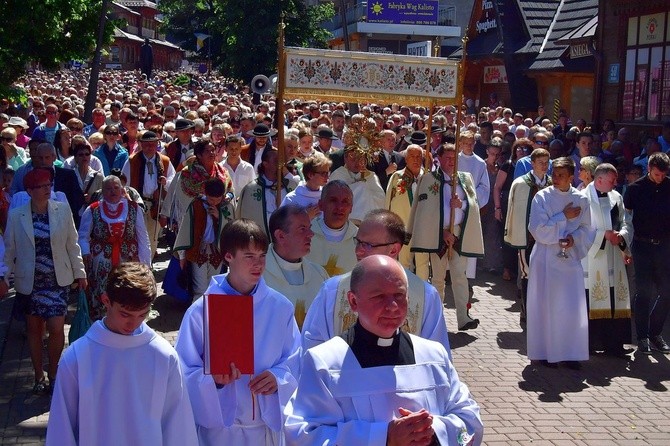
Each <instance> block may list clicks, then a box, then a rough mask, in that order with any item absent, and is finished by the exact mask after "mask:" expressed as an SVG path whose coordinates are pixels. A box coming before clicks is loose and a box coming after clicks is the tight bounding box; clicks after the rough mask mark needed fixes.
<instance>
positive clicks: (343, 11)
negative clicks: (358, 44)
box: [340, 0, 349, 51]
mask: <svg viewBox="0 0 670 446" xmlns="http://www.w3.org/2000/svg"><path fill="white" fill-rule="evenodd" d="M340 19H341V20H342V38H343V39H344V50H345V51H349V24H348V23H347V0H340Z"/></svg>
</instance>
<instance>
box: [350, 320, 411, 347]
mask: <svg viewBox="0 0 670 446" xmlns="http://www.w3.org/2000/svg"><path fill="white" fill-rule="evenodd" d="M355 330H356V337H358V338H359V339H358V340H360V341H362V342H363V343H365V344H366V345H368V346H377V347H391V346H392V345H393V343H394V342H397V341H398V336H400V330H399V329H396V331H395V333H394V334H393V336H391V337H390V338H380V337H379V336H377V335H376V334H374V333H372V332H371V331H369V330H367V329H366V328H365V327H363V326H362V325H361V323H360V322H356V325H355Z"/></svg>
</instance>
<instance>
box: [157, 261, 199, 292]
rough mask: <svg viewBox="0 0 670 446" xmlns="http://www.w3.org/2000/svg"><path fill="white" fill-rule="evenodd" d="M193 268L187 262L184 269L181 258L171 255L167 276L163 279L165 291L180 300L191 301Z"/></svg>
mask: <svg viewBox="0 0 670 446" xmlns="http://www.w3.org/2000/svg"><path fill="white" fill-rule="evenodd" d="M190 272H191V268H190V265H188V264H187V266H186V268H184V269H183V270H182V269H181V266H179V259H178V258H177V257H175V256H170V263H168V267H167V271H165V278H164V279H163V291H164V292H165V293H166V294H169V295H170V296H172V297H174V298H175V299H177V300H178V301H180V302H188V303H190V302H191V300H192V299H193V294H192V291H191V289H190V288H191V274H190Z"/></svg>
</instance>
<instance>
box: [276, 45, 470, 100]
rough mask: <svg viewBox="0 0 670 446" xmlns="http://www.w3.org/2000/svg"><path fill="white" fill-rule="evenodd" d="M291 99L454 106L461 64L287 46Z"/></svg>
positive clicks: (287, 94) (286, 92)
mask: <svg viewBox="0 0 670 446" xmlns="http://www.w3.org/2000/svg"><path fill="white" fill-rule="evenodd" d="M285 55H286V64H285V66H286V82H285V84H284V95H285V97H287V98H291V97H293V98H303V99H320V100H331V101H345V102H382V101H392V102H402V103H405V104H431V103H436V104H451V103H455V102H456V97H457V90H458V89H457V85H458V76H457V74H458V61H454V60H448V59H443V58H436V57H420V56H404V55H397V54H378V53H362V52H354V51H334V50H319V49H312V48H294V47H287V48H286V49H285Z"/></svg>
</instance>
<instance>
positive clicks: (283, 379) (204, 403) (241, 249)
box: [176, 219, 300, 446]
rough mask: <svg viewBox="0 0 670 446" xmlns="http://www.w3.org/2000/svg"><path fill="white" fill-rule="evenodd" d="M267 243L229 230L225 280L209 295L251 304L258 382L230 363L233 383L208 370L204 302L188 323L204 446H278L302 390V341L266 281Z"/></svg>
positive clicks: (190, 370) (256, 231)
mask: <svg viewBox="0 0 670 446" xmlns="http://www.w3.org/2000/svg"><path fill="white" fill-rule="evenodd" d="M267 250H268V238H267V236H266V235H265V231H264V230H263V229H261V227H260V226H258V224H257V223H255V222H254V221H252V220H249V219H239V220H235V221H232V222H231V223H228V225H226V227H225V228H224V229H223V233H222V234H221V253H222V254H223V259H224V261H225V262H226V264H227V265H228V268H229V271H228V273H227V274H223V275H217V276H214V277H213V278H212V281H211V282H210V285H209V288H208V289H207V291H206V292H205V295H209V294H224V295H251V296H253V324H254V352H253V354H254V369H255V370H254V374H253V375H242V374H241V373H240V371H239V369H237V368H236V367H235V364H234V363H231V365H230V367H231V373H230V374H228V375H207V374H205V369H204V362H203V358H204V339H203V305H204V299H203V298H200V299H198V300H197V301H196V302H194V303H193V305H191V307H190V308H189V309H188V310H187V311H186V314H185V315H184V318H183V319H182V323H181V327H180V329H179V336H178V338H177V345H176V349H177V352H178V353H179V358H180V360H181V362H182V366H183V369H184V375H185V378H186V385H187V387H188V391H189V396H190V398H191V401H192V403H193V410H194V416H195V422H196V425H197V430H198V438H199V441H200V445H217V446H218V445H236V446H238V445H239V446H244V445H249V446H261V445H278V444H280V440H281V428H282V424H283V418H282V412H283V409H284V406H285V405H286V403H287V402H288V399H289V397H290V396H291V394H292V393H293V391H294V390H295V388H296V386H297V377H298V373H299V357H300V333H299V332H298V325H297V324H296V321H295V318H294V316H293V312H294V310H293V304H292V303H291V302H290V301H289V300H288V299H287V298H286V297H284V295H282V294H280V293H278V292H277V291H275V290H273V289H272V288H269V287H268V286H267V285H266V284H265V281H264V280H263V278H262V275H263V271H264V270H265V257H266V254H267Z"/></svg>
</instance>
